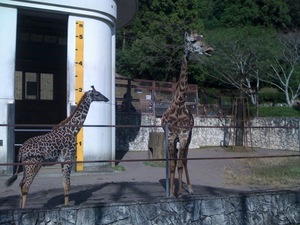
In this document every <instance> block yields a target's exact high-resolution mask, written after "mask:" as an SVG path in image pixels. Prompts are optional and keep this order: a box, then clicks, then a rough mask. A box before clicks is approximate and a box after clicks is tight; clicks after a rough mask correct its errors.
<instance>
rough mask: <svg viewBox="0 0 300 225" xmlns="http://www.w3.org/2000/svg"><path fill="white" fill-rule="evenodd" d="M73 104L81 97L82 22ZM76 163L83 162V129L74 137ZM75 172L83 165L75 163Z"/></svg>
mask: <svg viewBox="0 0 300 225" xmlns="http://www.w3.org/2000/svg"><path fill="white" fill-rule="evenodd" d="M75 48H76V49H75V54H76V56H75V61H76V62H75V104H76V105H77V104H78V102H79V100H80V99H81V97H82V96H83V94H84V93H83V76H84V70H83V65H84V64H83V53H84V22H83V21H76V43H75ZM76 161H83V128H81V130H80V132H79V133H78V134H77V137H76ZM76 171H83V163H76Z"/></svg>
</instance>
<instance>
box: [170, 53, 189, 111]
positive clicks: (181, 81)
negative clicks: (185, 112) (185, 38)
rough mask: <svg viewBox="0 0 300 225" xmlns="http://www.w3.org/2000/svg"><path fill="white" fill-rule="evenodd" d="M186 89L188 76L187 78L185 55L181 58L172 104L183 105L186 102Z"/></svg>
mask: <svg viewBox="0 0 300 225" xmlns="http://www.w3.org/2000/svg"><path fill="white" fill-rule="evenodd" d="M187 87H188V76H187V59H186V55H184V56H183V58H182V63H181V70H180V76H179V78H178V81H177V83H176V90H175V95H174V98H173V102H172V103H173V104H175V105H184V104H185V101H186V94H187Z"/></svg>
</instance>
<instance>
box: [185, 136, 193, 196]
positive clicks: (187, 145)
mask: <svg viewBox="0 0 300 225" xmlns="http://www.w3.org/2000/svg"><path fill="white" fill-rule="evenodd" d="M191 136H192V131H190V133H189V137H188V140H187V143H186V146H185V151H184V157H183V167H184V171H185V177H186V184H187V188H188V192H189V194H190V195H192V194H194V192H193V189H192V184H191V181H190V176H189V171H188V166H187V163H188V161H187V156H188V151H189V145H190V142H191Z"/></svg>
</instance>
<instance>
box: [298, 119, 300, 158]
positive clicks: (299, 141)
mask: <svg viewBox="0 0 300 225" xmlns="http://www.w3.org/2000/svg"><path fill="white" fill-rule="evenodd" d="M298 144H299V153H300V119H299V121H298Z"/></svg>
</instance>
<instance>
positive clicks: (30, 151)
mask: <svg viewBox="0 0 300 225" xmlns="http://www.w3.org/2000/svg"><path fill="white" fill-rule="evenodd" d="M93 101H104V102H107V101H109V100H108V99H107V98H106V97H105V96H104V95H102V94H101V93H100V92H98V91H96V90H95V88H94V86H92V90H90V91H88V92H86V93H84V95H83V96H82V98H81V99H80V101H79V103H78V104H77V107H76V108H75V110H74V111H73V113H72V114H71V115H70V116H69V117H68V118H66V119H65V120H63V121H62V122H61V123H60V124H58V125H57V126H55V127H54V128H53V129H52V131H50V132H49V133H47V134H45V135H41V136H37V137H33V138H30V139H28V140H27V141H26V142H24V144H23V145H22V146H21V148H20V150H19V153H18V162H22V163H25V165H23V169H24V172H23V179H22V181H21V182H20V188H21V199H20V207H21V208H24V207H25V203H26V196H27V194H28V191H29V187H30V185H31V183H32V182H33V179H34V177H35V175H36V174H37V173H38V172H39V170H40V168H41V167H42V163H43V162H57V161H59V162H72V161H74V159H75V148H76V135H77V134H78V132H79V130H80V129H81V127H82V125H83V123H84V121H85V118H86V116H87V114H88V111H89V108H90V105H91V103H92V102H93ZM26 163H27V164H26ZM71 168H72V163H67V164H62V174H63V177H64V182H63V186H64V195H65V205H68V204H69V191H70V175H71ZM18 172H19V165H18V166H17V169H16V172H15V174H14V175H13V176H12V177H11V178H9V179H8V180H7V181H6V185H7V186H10V185H12V184H13V183H14V181H15V180H16V179H17V178H18Z"/></svg>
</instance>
